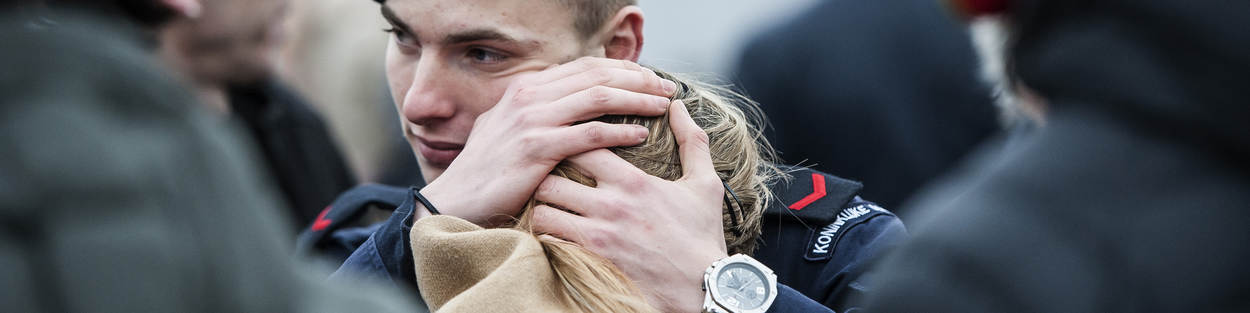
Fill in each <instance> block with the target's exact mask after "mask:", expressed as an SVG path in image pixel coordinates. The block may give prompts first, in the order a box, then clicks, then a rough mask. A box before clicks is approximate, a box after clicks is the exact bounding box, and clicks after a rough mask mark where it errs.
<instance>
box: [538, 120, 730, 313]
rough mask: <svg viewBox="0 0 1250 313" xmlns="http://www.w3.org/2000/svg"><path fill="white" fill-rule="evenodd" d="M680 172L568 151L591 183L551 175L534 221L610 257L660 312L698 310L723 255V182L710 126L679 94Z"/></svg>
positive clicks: (545, 230)
mask: <svg viewBox="0 0 1250 313" xmlns="http://www.w3.org/2000/svg"><path fill="white" fill-rule="evenodd" d="M669 112H670V113H669V119H670V125H671V127H672V131H673V134H674V136H675V137H676V139H677V144H678V146H679V153H680V155H681V163H682V164H681V168H682V172H683V173H682V177H681V178H680V179H677V180H675V181H668V180H665V179H663V178H659V177H656V176H652V175H651V174H648V173H646V172H643V171H642V170H640V169H638V168H637V167H635V166H634V165H633V164H630V163H629V162H627V161H625V160H624V159H622V158H621V157H619V156H617V155H616V154H613V153H612V152H611V151H608V150H604V149H599V150H594V151H590V152H586V153H583V154H579V155H576V156H573V157H571V158H569V159H568V162H570V163H571V164H572V165H573V166H574V167H576V168H577V169H578V170H579V171H581V173H584V174H586V175H588V176H590V177H592V178H593V179H594V180H595V182H596V186H595V187H589V186H586V185H583V184H581V183H578V182H574V181H572V180H569V179H568V178H564V177H560V176H549V177H547V179H546V180H544V181H543V183H542V185H541V186H540V187H539V188H538V191H537V193H536V194H535V199H536V200H538V201H541V202H545V203H549V204H552V205H555V206H559V207H561V208H564V209H566V210H569V211H572V212H574V213H576V214H574V213H570V212H566V211H563V210H561V209H557V208H554V207H552V206H547V205H540V206H536V207H534V209H533V210H535V211H534V212H533V213H532V214H533V221H532V223H533V228H534V231H535V232H537V233H550V234H554V235H557V236H559V237H562V238H565V239H568V240H571V241H573V242H577V243H579V244H581V245H582V246H583V247H585V248H587V249H589V250H590V251H593V252H595V253H597V254H599V255H602V256H604V257H605V258H607V259H609V260H611V261H612V263H613V264H615V265H616V266H617V267H618V268H620V269H621V270H622V271H624V272H625V274H626V275H628V276H629V277H630V278H631V279H632V280H633V281H634V282H636V283H638V286H639V287H640V288H641V289H642V292H643V293H644V294H645V295H646V296H647V300H648V302H649V303H651V305H653V306H655V307H656V308H658V309H660V311H663V312H697V311H698V310H699V309H700V307H701V304H702V302H701V300H702V296H703V291H702V290H701V283H702V279H701V277H702V276H701V275H702V273H703V270H704V269H705V268H707V266H708V265H710V264H712V262H715V261H716V260H718V259H720V258H724V257H726V256H728V254H727V253H726V246H725V234H724V230H723V227H722V225H723V224H722V223H723V219H722V210H721V209H722V206H721V205H722V201H723V195H724V188H723V187H722V184H721V181H720V178H719V177H718V175H717V174H716V170H715V168H714V167H713V162H712V157H711V153H710V148H709V140H708V134H707V133H706V132H704V131H703V129H701V128H700V127H699V126H698V125H697V124H695V122H694V120H693V119H692V118H691V117H690V113H689V112H688V111H687V109H686V107H685V105H684V104H683V103H682V102H681V101H674V102H673V104H672V106H671V108H670V109H669Z"/></svg>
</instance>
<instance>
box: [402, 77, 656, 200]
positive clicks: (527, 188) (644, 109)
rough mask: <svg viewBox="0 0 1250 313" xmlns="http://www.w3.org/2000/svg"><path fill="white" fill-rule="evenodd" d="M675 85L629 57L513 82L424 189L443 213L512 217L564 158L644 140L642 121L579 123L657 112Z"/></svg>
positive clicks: (425, 193) (481, 116)
mask: <svg viewBox="0 0 1250 313" xmlns="http://www.w3.org/2000/svg"><path fill="white" fill-rule="evenodd" d="M676 88H677V87H676V84H674V83H673V82H671V81H668V80H664V79H661V78H660V77H659V76H657V75H655V73H653V72H651V71H650V70H648V69H644V68H642V67H641V66H639V65H638V64H635V63H633V62H629V61H622V60H613V59H604V58H591V57H587V58H582V59H578V60H576V61H573V62H570V63H568V64H563V65H559V66H555V67H552V68H549V69H547V70H544V71H541V72H538V73H534V74H530V75H528V76H526V77H523V78H519V79H516V80H515V81H514V82H513V83H512V84H511V85H510V86H509V87H508V90H507V92H506V93H505V94H504V96H503V98H502V99H501V100H500V101H499V103H498V104H496V105H495V106H494V107H492V108H491V109H490V110H488V111H486V112H485V113H483V114H482V115H480V116H478V118H477V120H476V122H475V123H474V126H473V130H472V132H471V133H470V135H469V138H468V140H467V141H466V143H465V146H464V150H463V151H461V152H460V154H459V155H458V156H456V158H455V162H453V163H451V164H450V165H449V166H448V167H447V170H446V171H444V172H443V173H442V174H441V175H439V178H438V179H435V180H434V181H432V182H430V184H429V185H428V186H426V187H425V188H424V189H422V191H421V193H422V194H423V195H425V196H426V197H427V198H429V199H430V201H431V202H433V203H434V205H437V206H438V209H439V210H441V211H442V212H443V213H444V214H448V215H453V216H457V217H461V218H464V219H467V220H469V221H472V222H474V223H477V224H480V225H493V224H498V223H501V222H506V221H510V220H511V219H512V217H513V216H515V215H516V214H517V213H518V211H519V210H520V209H521V208H522V207H523V206H524V204H525V202H526V201H527V200H528V199H529V198H530V197H531V196H532V195H533V193H534V190H535V189H536V188H537V187H538V184H539V183H540V182H541V181H542V180H543V179H544V178H545V177H546V176H547V173H549V172H551V170H552V169H553V168H555V166H556V164H559V163H560V162H561V161H562V160H564V159H567V158H569V157H570V156H573V155H578V154H581V153H585V152H587V151H591V150H596V149H602V148H608V147H617V146H629V145H636V144H639V143H641V142H643V140H645V139H646V137H647V129H646V128H644V127H642V126H639V125H622V124H607V123H602V122H586V123H580V122H582V121H586V120H590V119H594V118H597V117H599V116H603V115H641V116H658V115H662V114H664V112H665V111H666V110H667V109H668V103H669V100H668V97H669V96H671V95H672V94H673V92H674V91H675V90H676Z"/></svg>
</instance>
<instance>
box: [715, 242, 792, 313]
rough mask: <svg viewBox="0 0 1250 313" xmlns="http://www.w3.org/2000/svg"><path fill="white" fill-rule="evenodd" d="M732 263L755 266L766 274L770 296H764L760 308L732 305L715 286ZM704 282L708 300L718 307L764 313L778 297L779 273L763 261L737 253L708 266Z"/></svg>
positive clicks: (743, 312)
mask: <svg viewBox="0 0 1250 313" xmlns="http://www.w3.org/2000/svg"><path fill="white" fill-rule="evenodd" d="M732 264H744V265H746V266H749V267H752V268H755V269H756V270H758V271H759V272H760V273H763V274H764V280H765V286H767V288H769V290H768V296H767V297H766V298H764V303H763V304H761V305H760V306H759V307H758V308H754V309H749V310H746V309H741V308H738V307H730V306H729V305H726V304H725V303H724V302H723V301H722V300H721V299H722V295H721V293H720V290H719V289H718V288H715V287H716V283H717V281H719V280H720V275H719V274H720V272H721V271H722V270H724V269H726V268H728V267H729V265H732ZM703 284H704V285H703V289H704V290H705V291H706V292H707V297H706V298H707V299H706V300H707V301H712V302H714V303H715V305H716V306H717V307H719V308H721V309H724V310H726V311H729V312H732V313H764V312H765V311H768V308H769V307H771V306H772V304H773V300H776V299H777V274H776V273H774V272H773V270H772V269H770V268H768V266H764V264H763V263H760V262H759V261H756V260H755V259H753V258H751V257H749V256H746V255H744V254H735V255H733V256H730V257H727V258H724V259H721V260H719V261H716V262H715V263H712V266H710V267H708V269H707V271H706V272H704V273H703ZM705 305H706V303H705Z"/></svg>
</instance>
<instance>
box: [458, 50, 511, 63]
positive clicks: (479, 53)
mask: <svg viewBox="0 0 1250 313" xmlns="http://www.w3.org/2000/svg"><path fill="white" fill-rule="evenodd" d="M467 54H468V57H469V58H470V59H472V60H473V61H474V62H478V63H499V62H503V61H504V60H507V59H508V56H507V55H504V54H502V53H498V52H494V51H491V50H487V49H482V48H472V49H469V52H468V53H467Z"/></svg>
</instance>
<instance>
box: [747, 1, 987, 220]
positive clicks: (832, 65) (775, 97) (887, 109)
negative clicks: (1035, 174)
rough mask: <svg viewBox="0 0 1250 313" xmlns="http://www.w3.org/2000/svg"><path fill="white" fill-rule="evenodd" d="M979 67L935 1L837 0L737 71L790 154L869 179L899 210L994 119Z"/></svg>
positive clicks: (762, 43) (757, 50) (756, 51)
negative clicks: (981, 80) (977, 71)
mask: <svg viewBox="0 0 1250 313" xmlns="http://www.w3.org/2000/svg"><path fill="white" fill-rule="evenodd" d="M975 69H976V55H975V53H974V52H973V50H972V48H971V44H970V43H969V39H968V34H967V33H966V32H964V31H963V30H962V29H961V28H960V27H959V25H958V24H957V23H956V22H954V21H953V20H952V19H951V18H950V17H949V16H948V15H947V14H946V10H944V9H943V8H942V7H941V5H940V4H939V3H937V1H932V0H899V1H873V0H837V1H821V2H820V4H818V5H817V6H816V7H815V8H813V9H811V10H809V11H807V12H805V13H804V14H803V15H802V16H799V17H797V18H795V19H794V20H792V21H790V22H788V23H786V24H784V25H781V26H779V27H777V28H775V29H773V30H771V31H768V32H766V33H764V34H763V35H762V36H760V37H758V38H756V39H755V40H754V41H753V42H752V43H751V44H750V45H749V46H747V47H746V50H745V52H744V53H743V55H742V60H741V64H740V65H739V68H738V73H737V79H738V80H739V81H740V82H741V85H742V87H743V89H744V90H745V91H746V92H747V94H748V95H749V96H751V97H752V98H754V99H755V100H757V101H759V102H760V105H761V106H762V107H763V109H764V111H765V113H766V114H767V116H768V117H769V120H770V121H771V122H772V123H771V124H772V127H773V131H772V132H769V133H768V137H769V140H770V141H771V142H772V143H773V144H774V145H775V146H776V147H777V149H778V150H779V151H780V152H781V153H782V155H781V157H782V158H783V159H785V161H786V162H789V163H802V164H806V165H811V166H812V167H813V168H816V169H819V170H822V171H826V172H830V173H838V175H842V176H844V177H847V178H850V179H856V180H862V181H863V182H864V185H865V186H868V187H866V188H864V197H865V198H869V199H875V200H874V201H877V202H878V203H880V204H881V205H883V206H885V207H887V208H896V207H898V205H899V204H900V203H901V202H902V201H903V200H904V199H906V198H907V197H908V196H910V195H911V194H912V193H913V192H915V191H916V190H917V189H919V188H920V187H921V186H922V185H923V184H924V183H926V182H928V181H929V180H930V179H932V178H934V177H936V176H937V175H940V174H942V173H944V172H945V171H946V170H948V169H949V168H951V167H953V166H954V165H955V164H956V162H957V161H959V160H960V159H961V158H962V157H963V156H964V155H965V154H966V153H968V152H969V151H971V149H972V148H973V147H975V145H977V144H978V143H980V142H981V141H982V140H984V139H985V138H986V137H988V136H990V135H991V134H992V133H994V132H995V131H996V130H997V129H998V125H997V124H996V121H995V116H996V115H995V112H994V109H993V107H992V106H991V105H990V103H991V101H990V96H989V92H988V91H987V90H986V88H984V87H983V85H982V84H980V80H979V79H978V78H977V76H976V71H975ZM895 212H896V213H899V214H900V215H901V216H904V217H906V215H908V212H906V211H895Z"/></svg>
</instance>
